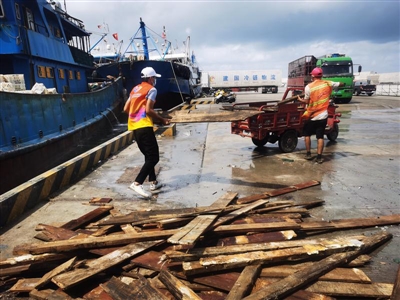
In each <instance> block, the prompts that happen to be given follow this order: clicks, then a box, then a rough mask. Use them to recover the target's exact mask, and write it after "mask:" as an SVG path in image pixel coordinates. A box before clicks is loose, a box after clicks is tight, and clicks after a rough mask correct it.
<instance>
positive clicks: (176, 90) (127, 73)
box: [96, 60, 193, 111]
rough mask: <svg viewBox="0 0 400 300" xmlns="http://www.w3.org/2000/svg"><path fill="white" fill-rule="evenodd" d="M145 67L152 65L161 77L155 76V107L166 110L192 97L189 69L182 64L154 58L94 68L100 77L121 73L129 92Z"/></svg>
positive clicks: (139, 81) (139, 80)
mask: <svg viewBox="0 0 400 300" xmlns="http://www.w3.org/2000/svg"><path fill="white" fill-rule="evenodd" d="M145 67H152V68H154V70H155V71H156V72H157V73H158V74H161V77H160V78H157V85H156V88H157V101H156V104H155V108H159V109H162V110H164V111H166V110H169V109H171V108H173V107H176V106H177V105H180V104H182V103H184V102H185V101H190V100H191V99H192V98H193V94H192V92H191V88H190V85H189V78H190V70H189V69H188V68H187V67H186V66H184V65H182V64H176V63H171V62H167V61H155V60H143V61H133V62H130V61H122V62H118V63H110V64H106V65H102V66H100V67H98V68H97V69H96V72H97V76H98V77H101V78H106V76H107V75H111V76H118V74H122V76H123V77H124V78H125V87H126V89H127V91H128V93H130V91H131V90H132V88H133V87H134V86H136V85H137V84H139V83H141V82H142V80H143V79H142V78H141V77H140V72H141V71H142V69H143V68H145Z"/></svg>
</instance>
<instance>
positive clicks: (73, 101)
mask: <svg viewBox="0 0 400 300" xmlns="http://www.w3.org/2000/svg"><path fill="white" fill-rule="evenodd" d="M123 97H124V96H123V88H122V80H121V79H118V80H116V81H115V82H114V83H112V84H111V85H109V86H107V87H105V88H103V89H100V90H98V91H95V92H88V93H80V94H54V95H37V94H20V93H8V92H0V106H1V111H0V114H1V119H0V136H1V141H0V142H1V145H0V146H1V147H0V178H2V179H1V181H2V182H1V185H0V194H3V193H5V192H7V191H8V190H10V189H12V188H14V187H16V186H18V185H20V184H22V183H24V182H26V181H28V180H29V179H31V178H32V177H35V176H37V175H39V174H41V173H43V172H45V171H47V170H49V169H50V168H53V167H55V166H57V165H58V164H60V163H62V162H64V161H66V160H68V159H69V158H71V157H73V156H74V155H76V154H77V151H78V150H79V149H78V148H79V147H80V145H81V144H82V143H83V142H88V141H89V140H94V139H98V138H100V137H101V136H102V135H103V136H104V135H105V132H106V131H107V130H109V129H110V127H111V126H110V125H112V124H113V123H116V121H117V119H118V115H119V114H120V112H121V111H122V106H123Z"/></svg>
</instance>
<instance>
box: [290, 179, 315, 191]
mask: <svg viewBox="0 0 400 300" xmlns="http://www.w3.org/2000/svg"><path fill="white" fill-rule="evenodd" d="M320 184H321V182H320V181H318V180H310V181H306V182H303V183H298V184H294V185H291V187H294V188H295V189H296V190H298V191H299V190H303V189H306V188H309V187H313V186H317V185H320Z"/></svg>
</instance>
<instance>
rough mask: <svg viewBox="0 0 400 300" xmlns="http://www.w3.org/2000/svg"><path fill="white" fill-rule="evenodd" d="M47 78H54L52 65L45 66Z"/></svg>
mask: <svg viewBox="0 0 400 300" xmlns="http://www.w3.org/2000/svg"><path fill="white" fill-rule="evenodd" d="M46 76H47V78H54V70H53V68H52V67H46Z"/></svg>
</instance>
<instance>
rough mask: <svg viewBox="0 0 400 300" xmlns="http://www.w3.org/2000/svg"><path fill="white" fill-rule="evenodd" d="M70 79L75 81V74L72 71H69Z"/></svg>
mask: <svg viewBox="0 0 400 300" xmlns="http://www.w3.org/2000/svg"><path fill="white" fill-rule="evenodd" d="M68 78H69V79H74V72H72V71H71V70H69V71H68Z"/></svg>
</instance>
